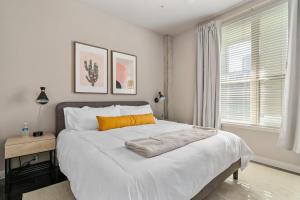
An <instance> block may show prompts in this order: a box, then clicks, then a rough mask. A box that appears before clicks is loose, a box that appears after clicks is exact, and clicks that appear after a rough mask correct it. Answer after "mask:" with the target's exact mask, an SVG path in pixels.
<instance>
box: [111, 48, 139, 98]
mask: <svg viewBox="0 0 300 200" xmlns="http://www.w3.org/2000/svg"><path fill="white" fill-rule="evenodd" d="M111 73H112V74H111V80H112V81H111V88H112V94H125V95H136V94H137V56H135V55H131V54H127V53H123V52H119V51H111Z"/></svg>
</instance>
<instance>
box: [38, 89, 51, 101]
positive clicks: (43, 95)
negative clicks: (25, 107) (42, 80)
mask: <svg viewBox="0 0 300 200" xmlns="http://www.w3.org/2000/svg"><path fill="white" fill-rule="evenodd" d="M40 88H41V93H40V94H39V96H38V97H37V99H36V102H37V103H39V104H47V103H48V102H49V99H48V97H47V95H46V93H45V90H46V88H45V87H40Z"/></svg>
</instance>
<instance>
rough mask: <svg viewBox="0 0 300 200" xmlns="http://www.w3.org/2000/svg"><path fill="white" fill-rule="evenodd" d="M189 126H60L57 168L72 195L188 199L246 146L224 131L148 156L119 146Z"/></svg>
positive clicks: (86, 199)
mask: <svg viewBox="0 0 300 200" xmlns="http://www.w3.org/2000/svg"><path fill="white" fill-rule="evenodd" d="M189 128H192V126H191V125H187V124H181V123H175V122H168V121H161V120H158V121H157V123H156V124H150V125H140V126H132V127H125V128H119V129H112V130H108V131H101V132H100V131H97V130H88V131H74V130H63V131H61V132H60V134H59V136H58V139H57V157H58V161H59V166H60V169H61V171H62V172H63V173H64V174H65V175H66V176H67V178H68V179H69V181H70V185H71V189H72V192H73V194H74V196H75V197H76V199H78V200H99V199H103V200H120V199H122V200H189V199H191V198H192V197H194V196H195V195H196V194H197V193H199V192H200V191H201V189H202V188H203V187H204V186H205V185H207V184H208V183H209V182H210V181H211V180H212V179H213V178H215V177H216V176H217V175H219V174H220V173H221V172H223V171H224V170H225V169H227V168H228V167H229V166H230V165H231V164H232V163H234V162H236V161H238V160H239V159H241V169H244V168H245V167H246V166H247V163H248V162H249V161H250V159H251V158H252V151H251V150H250V148H249V147H248V146H247V144H246V143H245V142H244V141H243V140H242V139H241V138H240V137H238V136H237V135H234V134H232V133H229V132H225V131H218V134H217V135H215V136H213V137H210V138H207V139H204V140H200V141H197V142H194V143H191V144H189V145H186V146H184V147H181V148H179V149H176V150H173V151H170V152H168V153H164V154H162V155H159V156H156V157H153V158H144V157H142V156H140V155H138V154H136V153H134V152H132V151H130V150H129V149H127V148H126V147H125V144H124V143H125V141H128V140H133V139H139V138H145V137H150V136H156V135H160V134H162V133H166V132H171V131H177V130H182V129H189Z"/></svg>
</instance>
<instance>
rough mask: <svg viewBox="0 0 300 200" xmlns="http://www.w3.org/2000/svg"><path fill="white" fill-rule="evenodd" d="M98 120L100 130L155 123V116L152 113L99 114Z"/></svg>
mask: <svg viewBox="0 0 300 200" xmlns="http://www.w3.org/2000/svg"><path fill="white" fill-rule="evenodd" d="M97 120H98V125H99V130H100V131H105V130H109V129H114V128H122V127H126V126H136V125H142V124H155V119H154V116H153V114H151V113H149V114H144V115H125V116H119V117H101V116H97Z"/></svg>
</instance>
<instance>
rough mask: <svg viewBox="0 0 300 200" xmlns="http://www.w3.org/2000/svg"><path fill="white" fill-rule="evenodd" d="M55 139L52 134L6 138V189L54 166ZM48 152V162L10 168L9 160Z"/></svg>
mask: <svg viewBox="0 0 300 200" xmlns="http://www.w3.org/2000/svg"><path fill="white" fill-rule="evenodd" d="M55 146H56V137H55V135H54V134H53V133H44V135H43V136H40V137H33V136H28V137H26V136H17V137H12V138H8V139H7V140H6V142H5V182H6V185H7V188H9V186H10V183H13V182H17V181H19V180H23V179H25V178H26V177H28V176H34V175H36V174H38V171H39V170H40V171H41V170H42V169H46V168H49V172H51V170H52V169H53V167H54V166H55ZM47 151H49V155H50V161H45V162H42V163H37V164H33V165H29V166H25V167H19V168H15V169H12V168H11V159H12V158H16V157H20V156H25V155H31V154H36V153H41V152H47Z"/></svg>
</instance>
